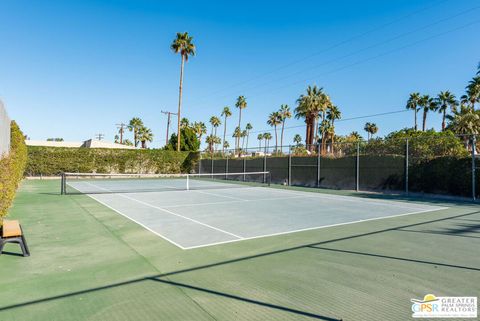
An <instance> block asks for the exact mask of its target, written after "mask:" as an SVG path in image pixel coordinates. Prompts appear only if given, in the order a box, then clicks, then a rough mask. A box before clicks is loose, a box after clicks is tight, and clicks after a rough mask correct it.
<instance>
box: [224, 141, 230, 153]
mask: <svg viewBox="0 0 480 321" xmlns="http://www.w3.org/2000/svg"><path fill="white" fill-rule="evenodd" d="M229 147H230V144H229V143H228V141H226V140H224V141H223V152H224V153H225V149H227V148H229Z"/></svg>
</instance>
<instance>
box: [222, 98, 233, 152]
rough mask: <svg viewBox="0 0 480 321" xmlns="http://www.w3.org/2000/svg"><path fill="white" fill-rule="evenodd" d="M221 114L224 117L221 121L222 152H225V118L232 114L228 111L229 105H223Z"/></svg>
mask: <svg viewBox="0 0 480 321" xmlns="http://www.w3.org/2000/svg"><path fill="white" fill-rule="evenodd" d="M221 116H223V117H224V122H223V145H224V146H223V152H224V153H225V136H226V135H227V118H228V117H230V116H232V112H231V111H230V107H228V106H225V107H223V111H222V114H221Z"/></svg>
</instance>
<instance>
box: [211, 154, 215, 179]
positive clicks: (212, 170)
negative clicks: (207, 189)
mask: <svg viewBox="0 0 480 321" xmlns="http://www.w3.org/2000/svg"><path fill="white" fill-rule="evenodd" d="M213 172H214V170H213V153H212V171H211V173H212V174H213ZM212 178H213V175H212Z"/></svg>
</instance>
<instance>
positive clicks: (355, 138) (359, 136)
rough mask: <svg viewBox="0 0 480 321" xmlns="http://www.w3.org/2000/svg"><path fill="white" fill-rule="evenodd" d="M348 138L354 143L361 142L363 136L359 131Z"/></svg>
mask: <svg viewBox="0 0 480 321" xmlns="http://www.w3.org/2000/svg"><path fill="white" fill-rule="evenodd" d="M348 138H350V139H351V140H354V141H359V140H361V139H362V136H361V135H360V134H359V133H358V132H357V131H353V132H351V133H350V134H349V135H348Z"/></svg>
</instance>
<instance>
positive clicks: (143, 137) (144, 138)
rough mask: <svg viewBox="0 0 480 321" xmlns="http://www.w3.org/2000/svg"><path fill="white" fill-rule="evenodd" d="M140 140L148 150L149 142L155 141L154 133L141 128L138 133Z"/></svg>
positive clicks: (143, 127)
mask: <svg viewBox="0 0 480 321" xmlns="http://www.w3.org/2000/svg"><path fill="white" fill-rule="evenodd" d="M138 140H139V141H140V142H141V143H142V148H147V142H150V143H151V142H152V141H153V133H152V130H151V129H150V128H147V127H145V126H142V127H140V129H139V131H138Z"/></svg>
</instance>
